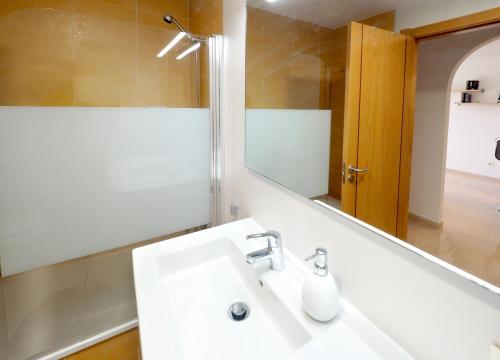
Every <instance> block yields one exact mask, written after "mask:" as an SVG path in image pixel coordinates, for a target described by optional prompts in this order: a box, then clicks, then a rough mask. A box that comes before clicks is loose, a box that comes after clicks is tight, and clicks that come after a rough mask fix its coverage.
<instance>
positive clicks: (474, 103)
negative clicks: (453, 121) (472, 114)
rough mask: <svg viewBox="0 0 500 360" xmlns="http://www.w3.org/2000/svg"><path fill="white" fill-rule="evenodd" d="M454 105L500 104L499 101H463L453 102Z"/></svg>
mask: <svg viewBox="0 0 500 360" xmlns="http://www.w3.org/2000/svg"><path fill="white" fill-rule="evenodd" d="M455 105H458V106H461V105H500V103H499V102H477V101H476V102H470V103H464V102H458V101H457V102H455Z"/></svg>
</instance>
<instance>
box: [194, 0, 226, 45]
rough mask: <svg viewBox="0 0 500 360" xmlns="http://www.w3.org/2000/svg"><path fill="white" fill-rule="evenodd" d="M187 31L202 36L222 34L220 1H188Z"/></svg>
mask: <svg viewBox="0 0 500 360" xmlns="http://www.w3.org/2000/svg"><path fill="white" fill-rule="evenodd" d="M189 30H190V31H191V32H192V33H194V34H197V35H202V36H209V35H212V34H222V1H221V0H211V1H207V0H190V1H189Z"/></svg>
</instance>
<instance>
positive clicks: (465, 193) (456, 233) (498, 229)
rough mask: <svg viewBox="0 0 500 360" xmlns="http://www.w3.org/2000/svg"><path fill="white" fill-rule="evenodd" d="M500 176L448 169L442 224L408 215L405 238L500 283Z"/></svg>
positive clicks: (431, 252) (419, 246)
mask: <svg viewBox="0 0 500 360" xmlns="http://www.w3.org/2000/svg"><path fill="white" fill-rule="evenodd" d="M497 204H500V180H496V179H491V178H485V177H480V176H474V175H468V174H463V173H458V172H455V171H447V173H446V184H445V194H444V203H443V227H442V228H441V229H436V228H433V227H432V226H429V225H428V224H426V223H424V222H422V221H419V220H415V219H410V222H409V226H408V242H409V243H411V244H412V245H415V246H416V247H418V248H420V249H422V250H424V251H426V252H428V253H430V254H432V255H434V256H436V257H439V258H441V259H443V260H445V261H447V262H449V263H451V264H453V265H455V266H457V267H459V268H461V269H463V270H465V271H468V272H470V273H472V274H474V275H476V276H478V277H480V278H482V279H484V280H486V281H489V282H491V283H492V284H494V285H496V286H500V212H499V211H496V210H495V208H494V207H495V205H497Z"/></svg>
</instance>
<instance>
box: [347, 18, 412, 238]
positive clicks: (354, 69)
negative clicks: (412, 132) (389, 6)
mask: <svg viewBox="0 0 500 360" xmlns="http://www.w3.org/2000/svg"><path fill="white" fill-rule="evenodd" d="M349 36H350V38H349V55H348V67H347V79H346V107H345V108H346V113H345V124H344V129H345V130H344V144H345V146H344V164H345V180H344V182H343V188H342V208H343V210H344V211H346V212H348V213H350V214H351V215H353V216H355V217H357V218H358V219H360V220H363V221H365V222H366V223H369V224H371V225H373V226H375V227H377V228H379V229H381V230H384V231H386V232H388V233H390V234H393V235H396V234H397V224H398V212H399V211H398V207H399V206H398V205H399V200H400V197H399V195H400V191H401V189H400V185H404V184H400V171H401V168H400V165H401V159H402V149H403V147H402V143H405V144H407V142H408V139H407V138H405V136H406V131H407V129H406V126H404V118H405V116H404V109H405V79H406V78H407V77H406V75H408V69H407V61H406V56H407V42H408V40H409V39H408V37H406V36H404V35H400V34H395V33H392V32H389V31H386V30H381V29H377V28H374V27H371V26H367V25H361V24H358V23H351V25H350V31H349ZM406 105H407V104H406ZM405 151H406V150H405ZM405 166H409V164H406V165H405ZM406 170H407V169H405V172H406ZM406 191H407V192H408V189H406ZM403 211H404V210H403ZM399 215H401V216H404V215H403V214H399ZM406 216H407V214H406Z"/></svg>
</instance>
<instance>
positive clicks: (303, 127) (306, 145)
mask: <svg viewBox="0 0 500 360" xmlns="http://www.w3.org/2000/svg"><path fill="white" fill-rule="evenodd" d="M331 122H332V121H331V110H295V109H248V110H247V111H246V134H247V138H246V140H247V141H246V163H247V165H248V167H249V168H251V169H252V170H255V171H257V172H258V173H259V174H262V175H264V176H265V177H267V178H269V179H272V180H274V181H276V182H278V183H280V184H282V185H283V186H285V187H287V188H289V189H291V190H293V191H295V192H297V193H299V194H301V195H302V196H305V197H307V198H312V197H316V196H320V195H324V194H326V193H328V169H329V161H330V124H331Z"/></svg>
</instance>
